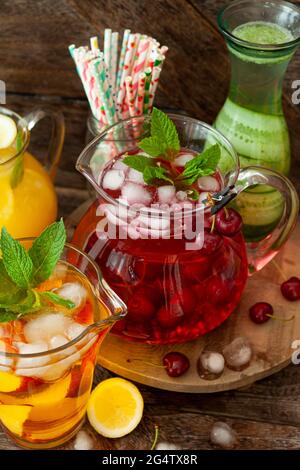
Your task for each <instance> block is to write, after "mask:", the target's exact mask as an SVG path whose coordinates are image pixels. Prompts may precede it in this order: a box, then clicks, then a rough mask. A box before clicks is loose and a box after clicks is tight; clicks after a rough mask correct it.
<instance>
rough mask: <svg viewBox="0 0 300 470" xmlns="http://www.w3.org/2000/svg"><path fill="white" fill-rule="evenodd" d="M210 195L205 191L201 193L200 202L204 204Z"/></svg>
mask: <svg viewBox="0 0 300 470" xmlns="http://www.w3.org/2000/svg"><path fill="white" fill-rule="evenodd" d="M208 194H209V193H208V192H207V191H203V192H202V193H200V196H199V199H198V201H199V202H200V203H201V204H202V203H203V201H205V199H207V196H208Z"/></svg>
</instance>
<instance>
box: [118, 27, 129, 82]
mask: <svg viewBox="0 0 300 470" xmlns="http://www.w3.org/2000/svg"><path fill="white" fill-rule="evenodd" d="M129 34H130V29H125V31H124V34H123V42H122V47H121V54H120V60H119V66H118V74H117V84H116V90H118V89H119V87H120V83H121V76H122V71H123V67H124V60H125V54H126V48H127V43H128V39H129Z"/></svg>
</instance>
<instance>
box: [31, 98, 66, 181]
mask: <svg viewBox="0 0 300 470" xmlns="http://www.w3.org/2000/svg"><path fill="white" fill-rule="evenodd" d="M45 117H50V118H51V124H52V134H51V138H50V142H49V147H48V156H47V162H46V168H47V170H48V173H49V175H50V177H51V179H52V180H53V179H54V177H55V174H56V170H57V166H58V163H59V160H60V156H61V151H62V148H63V143H64V138H65V120H64V117H63V114H62V113H61V112H60V111H54V110H53V109H51V108H48V107H46V106H45V107H41V108H38V109H35V110H33V111H32V112H31V113H29V114H27V116H25V119H26V121H27V123H28V129H29V130H30V131H31V130H32V129H33V128H34V126H35V125H36V124H37V123H38V122H39V121H41V119H44V118H45Z"/></svg>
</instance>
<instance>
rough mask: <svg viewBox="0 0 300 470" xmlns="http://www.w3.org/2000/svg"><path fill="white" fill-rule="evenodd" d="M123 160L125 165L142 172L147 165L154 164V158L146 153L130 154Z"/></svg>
mask: <svg viewBox="0 0 300 470" xmlns="http://www.w3.org/2000/svg"><path fill="white" fill-rule="evenodd" d="M122 161H123V163H125V165H127V166H129V167H130V168H133V169H134V170H137V171H140V172H141V173H143V171H144V169H145V168H146V167H147V166H152V165H154V161H153V158H149V157H145V156H144V155H128V157H125V158H123V160H122Z"/></svg>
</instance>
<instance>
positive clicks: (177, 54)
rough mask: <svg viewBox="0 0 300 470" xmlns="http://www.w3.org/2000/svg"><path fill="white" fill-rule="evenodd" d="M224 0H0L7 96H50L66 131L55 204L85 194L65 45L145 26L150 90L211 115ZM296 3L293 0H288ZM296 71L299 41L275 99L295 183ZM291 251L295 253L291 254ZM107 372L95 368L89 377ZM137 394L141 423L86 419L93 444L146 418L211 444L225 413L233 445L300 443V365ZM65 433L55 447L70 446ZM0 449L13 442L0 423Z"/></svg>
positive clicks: (78, 200) (148, 425) (0, 71)
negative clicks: (211, 388)
mask: <svg viewBox="0 0 300 470" xmlns="http://www.w3.org/2000/svg"><path fill="white" fill-rule="evenodd" d="M229 1H230V0H153V1H151V2H150V1H148V0H127V1H125V0H84V1H82V0H39V1H36V0H1V1H0V13H1V14H0V37H1V43H0V44H1V46H0V79H1V80H4V81H5V82H6V87H7V91H8V93H7V105H8V106H9V107H11V108H12V109H14V110H16V111H19V112H20V113H22V114H25V113H26V112H29V111H31V110H32V109H33V108H35V107H38V106H41V105H42V104H47V105H49V104H51V105H52V106H53V107H54V108H56V109H61V110H62V111H63V113H64V115H65V119H66V125H67V132H66V142H65V146H64V151H63V156H62V161H61V168H60V171H59V173H58V177H57V191H58V196H59V202H60V214H61V215H64V216H67V215H69V214H70V213H71V212H72V211H73V210H74V209H75V208H76V207H78V206H79V205H80V204H82V203H83V202H84V201H85V200H86V199H87V198H88V191H87V188H86V184H85V181H84V180H83V178H81V176H80V175H78V174H77V173H75V172H74V163H75V160H76V158H77V156H78V155H79V153H80V151H81V150H82V148H83V147H84V140H85V128H86V118H87V115H88V106H87V103H86V100H85V98H84V95H83V92H82V88H81V84H80V81H79V79H78V77H77V75H76V73H75V70H74V66H73V63H72V61H71V59H70V57H69V55H68V50H67V47H68V45H69V44H70V43H73V42H75V43H76V44H77V45H81V44H84V43H86V42H87V40H88V38H89V37H90V36H91V35H95V34H103V29H104V28H105V27H111V28H113V29H114V30H119V31H121V30H123V29H124V28H126V27H129V28H131V29H132V30H134V31H137V32H144V33H148V34H151V35H153V36H154V37H156V38H157V39H158V40H159V41H160V42H161V43H163V44H166V45H167V46H169V48H170V52H169V54H168V59H167V61H166V64H165V67H164V70H163V73H162V77H161V82H160V86H159V90H158V94H157V101H156V104H157V105H158V106H161V107H170V108H174V109H183V110H185V111H186V112H187V113H188V114H191V115H192V116H195V117H198V118H200V119H202V120H204V121H206V122H209V123H211V122H213V120H214V118H215V116H216V115H217V112H218V111H219V109H220V107H221V105H222V104H223V102H224V100H225V97H226V94H227V90H228V85H229V77H230V69H229V60H228V55H227V51H226V47H225V44H224V41H223V39H222V36H221V35H220V33H219V31H218V29H217V26H216V19H215V16H216V12H217V11H218V10H219V8H220V7H222V6H223V5H225V4H226V3H229ZM294 3H297V4H299V5H300V0H297V1H295V0H294ZM297 79H300V51H298V53H297V54H296V56H295V57H294V59H293V61H292V62H291V64H290V66H289V69H288V71H287V75H286V80H285V86H284V106H285V111H286V115H287V119H288V124H289V128H290V134H291V138H292V147H293V168H292V172H291V178H292V180H293V182H294V183H295V185H296V187H297V189H298V191H299V193H300V133H299V127H300V106H295V105H293V104H292V103H291V94H292V93H291V82H292V81H293V80H297ZM46 142H47V123H46V122H45V123H43V124H41V125H40V128H39V129H37V131H36V132H34V133H33V135H32V144H31V145H32V149H33V150H34V151H35V153H36V154H37V155H41V154H43V152H45V148H46ZM299 261H300V260H298V262H299ZM108 375H109V374H108V372H106V371H104V370H102V369H100V368H99V369H98V370H97V373H96V378H95V380H96V381H99V380H100V379H102V378H103V377H107V376H108ZM140 389H141V391H142V393H143V396H144V399H145V415H144V418H143V421H142V423H141V425H140V426H139V427H138V428H137V429H136V430H135V431H134V432H133V433H132V434H130V435H129V436H127V437H125V438H122V439H118V440H107V439H104V438H101V437H100V436H96V435H95V434H94V433H93V431H92V430H91V429H90V427H89V425H86V427H85V429H87V430H88V432H90V433H91V435H92V436H93V438H94V443H95V448H98V449H115V448H116V449H149V448H150V447H151V443H152V440H153V436H154V425H155V424H158V425H159V427H160V437H159V440H160V441H164V442H171V443H173V444H176V445H178V447H179V448H181V449H211V448H212V446H211V444H210V442H209V431H210V428H211V426H212V424H213V423H214V422H215V421H217V420H225V421H226V422H228V423H229V424H231V425H232V426H233V428H234V429H235V430H236V431H237V433H238V436H239V445H238V448H239V449H300V398H299V396H300V367H299V366H298V367H297V366H294V365H290V366H288V367H287V368H286V369H284V370H282V371H281V372H278V373H277V374H275V375H274V376H272V377H270V378H267V379H264V380H262V381H260V382H258V383H256V384H254V385H252V386H251V387H248V388H247V389H245V390H239V391H234V392H233V391H230V392H222V393H217V394H212V395H209V394H195V395H193V396H192V397H191V396H190V395H186V394H183V393H175V392H174V393H170V392H167V391H160V390H157V389H152V388H150V387H145V386H141V387H140ZM73 446H74V441H73V440H72V441H70V442H69V443H68V444H66V445H65V446H64V447H63V448H64V449H67V450H69V449H73ZM0 449H15V447H14V446H13V445H12V444H11V443H10V442H9V441H8V440H7V438H6V437H5V436H4V434H3V433H0Z"/></svg>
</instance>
